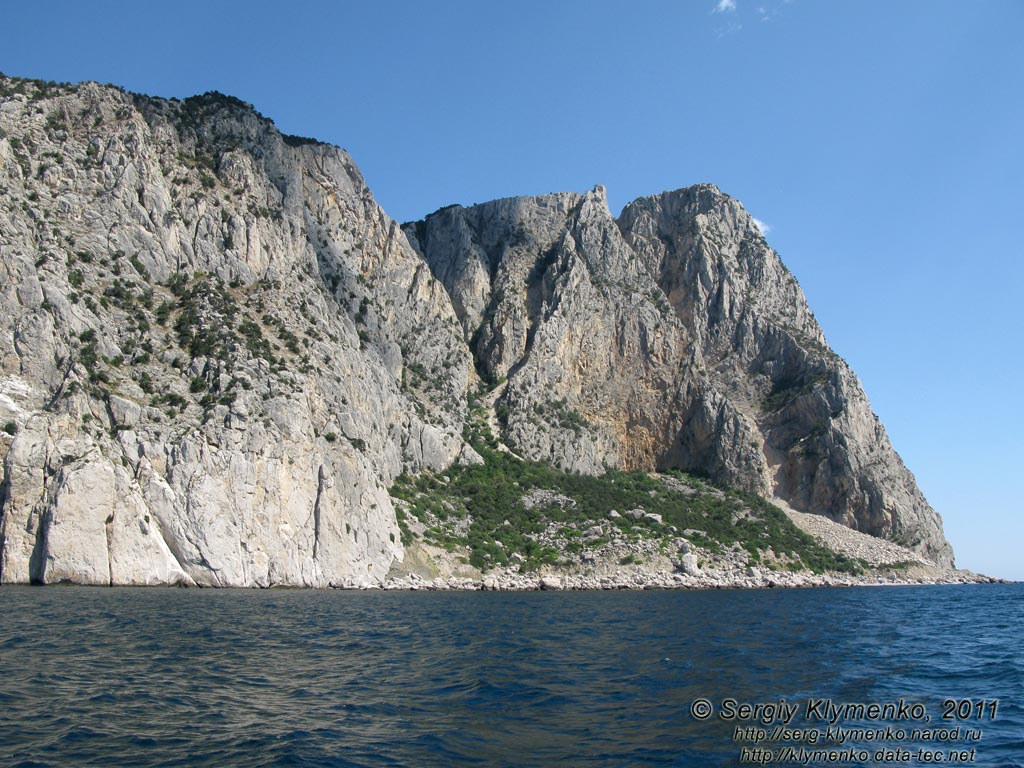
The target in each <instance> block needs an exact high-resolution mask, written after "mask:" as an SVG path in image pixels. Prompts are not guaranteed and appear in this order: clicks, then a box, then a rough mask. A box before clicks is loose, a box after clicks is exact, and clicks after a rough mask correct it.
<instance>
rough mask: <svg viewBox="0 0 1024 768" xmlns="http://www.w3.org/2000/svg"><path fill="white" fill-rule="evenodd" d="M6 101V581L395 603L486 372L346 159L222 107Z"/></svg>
mask: <svg viewBox="0 0 1024 768" xmlns="http://www.w3.org/2000/svg"><path fill="white" fill-rule="evenodd" d="M0 87H2V88H3V92H4V97H3V101H2V107H0V129H2V133H0V136H3V138H0V187H2V188H3V190H4V193H3V195H2V197H0V232H2V234H0V252H2V255H3V260H2V267H0V269H2V274H0V277H2V281H0V286H2V287H0V302H2V305H3V308H4V311H3V313H2V316H0V366H2V379H0V392H2V395H0V419H2V421H3V422H4V423H5V424H10V425H11V430H10V431H13V432H15V434H14V435H13V436H12V435H8V434H6V433H4V437H3V444H2V451H3V454H4V477H3V497H2V502H3V520H2V523H0V525H2V528H0V533H2V538H3V545H2V547H3V552H2V572H0V578H2V580H3V581H4V582H7V583H11V582H27V581H38V582H45V583H51V582H55V581H63V580H69V581H74V582H81V583H92V584H109V583H118V584H136V583H138V584H157V583H178V582H180V583H186V584H192V583H195V584H211V585H232V586H242V585H260V586H269V585H273V584H292V585H310V586H321V585H328V584H341V583H346V582H350V583H358V582H369V583H376V582H379V581H380V580H381V579H382V578H383V577H384V575H385V574H386V572H387V570H388V568H389V566H390V565H391V563H392V561H393V560H394V559H395V558H401V556H402V548H401V545H400V543H399V542H398V528H397V525H396V521H395V513H394V510H393V508H392V506H391V501H390V498H389V496H388V494H387V492H386V488H387V487H388V486H389V484H390V482H391V480H392V479H393V477H394V476H395V475H396V474H398V473H399V472H401V471H416V470H418V469H419V468H421V467H433V468H435V469H440V468H442V467H445V466H447V465H449V464H450V463H451V462H452V461H453V460H455V459H456V457H457V456H459V454H460V451H463V449H464V444H463V441H462V439H461V432H462V419H463V417H464V412H465V394H466V391H467V387H468V385H469V380H470V377H471V376H472V375H473V373H472V365H471V360H470V357H469V354H468V351H467V350H466V348H465V345H464V344H463V343H462V340H461V331H460V328H459V325H458V321H457V318H456V316H455V313H454V312H453V310H452V308H451V304H450V301H449V299H448V296H447V294H446V293H445V290H444V288H443V287H442V285H441V284H440V283H439V282H438V281H437V280H435V279H434V278H433V276H432V275H431V273H430V270H429V269H428V268H427V266H426V265H425V264H424V263H423V261H422V259H421V258H420V257H419V256H418V255H417V254H416V253H415V252H414V251H413V250H412V248H410V247H409V244H408V242H407V241H406V239H405V237H404V235H403V234H402V232H401V230H400V228H399V227H398V226H397V225H396V224H395V223H394V222H393V221H391V220H390V219H389V218H388V217H387V216H386V215H385V214H384V212H383V211H382V210H381V209H380V208H379V207H378V206H377V205H376V203H375V202H374V201H373V197H372V195H371V194H370V192H369V190H368V189H367V188H366V185H365V184H364V183H363V180H362V177H361V176H360V174H359V172H358V171H357V170H356V168H355V166H354V165H353V163H352V161H351V159H350V158H349V157H348V155H347V154H345V153H344V152H343V151H342V150H339V149H337V148H335V147H330V146H326V145H322V144H319V143H316V142H311V141H305V140H297V139H292V138H289V137H283V136H282V135H281V134H280V133H279V132H278V131H277V130H276V129H275V128H274V127H273V125H272V124H271V123H270V122H269V121H268V120H266V119H264V118H262V117H260V116H259V115H258V114H257V113H255V111H253V110H252V109H251V108H250V107H248V106H247V105H244V104H242V103H241V102H237V101H236V100H233V99H230V98H227V97H222V96H219V95H208V96H204V97H198V98H196V99H189V100H186V101H184V102H177V101H163V100H159V99H147V98H143V97H133V96H131V95H128V94H125V93H122V92H120V91H118V90H116V89H113V88H107V87H101V86H98V85H95V84H85V85H82V86H77V87H64V88H45V87H43V88H41V87H38V86H37V85H35V84H32V83H25V82H23V81H13V80H0Z"/></svg>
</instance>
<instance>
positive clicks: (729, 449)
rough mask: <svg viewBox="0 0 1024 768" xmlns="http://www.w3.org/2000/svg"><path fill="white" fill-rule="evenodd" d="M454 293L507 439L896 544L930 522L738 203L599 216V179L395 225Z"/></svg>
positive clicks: (535, 454)
mask: <svg viewBox="0 0 1024 768" xmlns="http://www.w3.org/2000/svg"><path fill="white" fill-rule="evenodd" d="M405 229H406V232H407V234H408V235H409V236H410V240H411V241H412V243H413V245H414V246H415V247H416V248H417V249H418V250H419V251H420V252H421V253H422V254H423V255H424V257H425V258H426V260H427V261H428V263H429V264H430V265H431V269H433V271H434V274H435V275H436V276H437V277H438V279H439V280H441V281H442V282H444V284H445V287H446V288H447V289H448V291H449V293H450V294H451V295H452V302H453V305H454V307H455V309H456V311H457V312H458V314H459V319H460V321H461V323H462V327H463V332H464V335H465V337H466V338H467V340H468V341H469V343H470V345H471V347H472V349H473V353H474V356H475V358H476V360H477V366H478V368H479V369H480V371H481V374H482V375H483V376H485V377H487V378H490V379H491V380H495V381H499V380H501V379H502V378H506V377H507V379H508V383H507V386H506V388H505V390H504V393H503V395H502V397H501V398H500V400H499V401H498V403H497V406H498V411H499V414H500V415H501V416H502V419H503V422H504V426H505V430H506V435H507V438H508V440H509V441H510V443H511V444H512V446H513V448H514V449H515V450H517V451H519V452H521V453H522V454H524V455H526V456H528V457H529V458H532V459H536V460H541V461H548V462H551V463H554V464H557V465H559V466H561V467H563V468H566V469H570V470H576V471H581V472H589V473H594V472H600V471H601V470H602V469H603V468H604V467H609V466H612V467H619V468H626V469H644V470H653V469H664V468H672V467H675V468H681V469H684V470H687V471H690V472H698V473H701V474H705V475H708V476H710V477H712V478H713V479H715V480H717V481H719V482H724V483H727V484H730V485H736V486H740V487H744V488H746V489H748V490H752V491H755V492H757V493H759V494H761V495H764V496H772V495H774V496H777V497H780V498H783V499H786V500H787V501H788V502H789V503H790V504H792V505H793V506H794V507H795V508H797V509H800V510H805V511H811V512H815V513H817V514H823V515H826V516H828V517H830V518H832V519H834V520H837V521H839V522H842V523H843V524H845V525H847V526H850V527H852V528H855V529H857V530H861V531H864V532H866V533H869V534H871V535H874V536H880V537H884V538H890V539H893V540H895V541H898V542H900V543H903V544H906V545H908V546H911V547H913V548H914V549H916V550H917V551H920V552H922V553H923V554H925V555H927V556H928V557H929V558H931V559H934V560H936V561H937V562H939V563H941V564H943V565H950V564H951V563H952V552H951V550H950V548H949V545H948V544H947V543H946V541H945V538H944V536H943V534H942V527H941V521H940V520H939V518H938V515H936V514H935V512H934V511H933V510H932V509H931V508H930V507H929V506H928V503H927V502H926V501H925V499H924V498H923V496H922V495H921V493H920V491H919V490H918V489H917V486H916V483H915V481H914V479H913V477H912V475H911V474H910V473H909V472H908V471H907V469H906V468H905V467H904V466H903V463H902V462H901V461H900V458H899V456H898V455H897V454H896V453H895V451H894V450H893V449H892V446H891V445H890V443H889V441H888V438H887V437H886V435H885V430H884V429H883V428H882V426H881V424H880V423H879V422H878V419H877V418H876V417H875V415H874V414H873V412H872V411H871V407H870V405H869V403H868V401H867V398H866V397H865V395H864V392H863V390H862V388H861V386H860V384H859V382H858V381H857V379H856V377H855V376H854V374H853V372H852V371H850V369H849V367H848V366H847V365H846V363H845V362H843V360H841V359H840V358H839V357H838V356H836V355H835V354H834V353H833V352H832V351H831V350H830V349H829V348H828V345H827V344H826V342H825V338H824V335H823V334H822V332H821V329H820V328H819V326H818V324H817V321H816V320H815V318H814V316H813V314H812V313H811V311H810V309H809V308H808V307H807V303H806V301H805V299H804V296H803V293H802V291H801V290H800V287H799V285H798V284H797V282H796V280H795V279H794V278H793V276H792V275H791V274H790V273H789V272H788V271H787V270H786V268H785V267H784V266H783V264H782V262H781V261H780V260H779V258H778V256H777V255H776V254H775V252H774V251H772V250H771V248H769V247H768V245H767V243H766V242H765V240H764V238H763V237H762V235H761V233H760V231H759V230H758V229H757V227H756V226H755V225H754V222H753V220H752V219H751V218H750V216H749V215H748V214H747V213H746V212H745V211H744V210H743V208H742V206H741V205H740V204H739V203H738V202H737V201H736V200H733V199H732V198H730V197H728V196H727V195H724V194H722V193H721V192H720V191H719V190H718V189H717V188H715V187H713V186H710V185H700V186H697V187H692V188H690V189H684V190H678V191H675V192H667V193H664V194H662V195H657V196H654V197H649V198H642V199H640V200H637V201H635V202H633V203H631V204H630V205H628V206H627V207H626V208H625V210H624V211H623V212H622V214H621V216H620V217H619V218H618V219H617V220H616V219H614V218H613V217H612V215H611V213H610V212H609V211H608V208H607V204H606V202H605V198H604V192H603V189H602V188H600V187H599V188H596V189H595V190H594V191H592V192H590V193H588V194H586V195H582V196H579V195H546V196H542V197H537V198H514V199H509V200H498V201H495V202H492V203H485V204H483V205H478V206H473V207H472V208H460V207H454V208H448V209H444V210H442V211H439V212H438V213H436V214H433V215H432V216H429V217H428V218H427V219H426V220H425V221H422V222H417V223H414V224H408V225H405Z"/></svg>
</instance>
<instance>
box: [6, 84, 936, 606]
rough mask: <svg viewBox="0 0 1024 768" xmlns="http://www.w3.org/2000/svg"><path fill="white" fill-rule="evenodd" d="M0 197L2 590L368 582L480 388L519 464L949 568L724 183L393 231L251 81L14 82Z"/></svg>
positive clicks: (550, 201)
mask: <svg viewBox="0 0 1024 768" xmlns="http://www.w3.org/2000/svg"><path fill="white" fill-rule="evenodd" d="M0 189H2V190H3V191H2V193H0V257H2V258H0V305H2V308H3V311H2V312H0V422H2V423H3V425H4V431H3V432H2V433H0V457H2V460H3V478H2V485H0V516H2V518H0V581H2V582H4V583H16V582H28V581H33V582H41V583H53V582H59V581H72V582H78V583H92V584H110V583H114V584H166V583H184V584H206V585H219V586H253V585H258V586H269V585H275V584H287V585H304V586H326V585H332V584H333V585H339V584H354V583H380V582H381V581H382V580H383V579H384V578H385V576H386V574H387V572H388V570H389V569H390V568H392V567H393V566H394V565H395V564H396V563H400V562H401V561H402V560H403V559H404V558H405V555H406V546H404V545H403V542H402V532H401V530H400V527H399V520H398V515H396V509H395V504H396V501H395V500H394V499H393V498H392V496H391V495H390V494H389V492H388V490H389V489H390V488H391V487H392V486H393V484H394V483H395V480H396V479H397V478H399V477H400V476H414V475H416V474H417V473H422V472H424V471H425V472H427V473H434V474H437V473H441V472H443V471H444V470H445V469H446V468H448V467H450V466H452V465H453V463H462V464H467V465H472V464H478V463H479V462H481V461H482V460H483V459H482V458H481V456H480V454H479V452H478V451H477V450H474V448H473V447H471V446H470V445H469V444H468V443H467V442H466V439H465V438H464V435H468V434H469V431H470V430H469V429H468V427H470V426H471V425H470V423H469V413H470V402H469V401H470V400H471V399H474V398H476V396H477V394H478V392H481V391H483V392H484V402H485V403H486V404H487V405H488V406H489V408H490V420H491V423H492V424H494V426H495V428H496V431H498V432H500V438H501V440H502V442H503V443H505V444H506V445H507V446H508V448H510V449H511V450H512V451H514V452H516V453H517V454H520V455H522V456H524V457H527V458H531V459H536V460H540V461H544V462H546V463H548V464H551V465H553V466H557V467H561V468H565V469H569V470H574V471H579V472H582V473H589V474H597V473H601V472H603V471H604V470H605V468H607V467H615V468H620V469H627V470H632V469H638V470H655V469H658V470H668V469H681V470H685V471H688V472H692V473H698V474H701V475H704V476H706V477H709V478H711V479H713V480H715V481H718V482H720V483H725V484H729V485H733V486H737V487H740V488H743V489H746V490H749V491H752V492H755V493H757V494H759V495H761V496H765V497H770V496H772V495H774V496H777V497H780V498H782V499H784V500H786V501H788V502H789V504H790V505H791V506H793V507H794V508H796V509H798V510H803V511H807V512H814V513H818V514H824V515H827V516H828V517H830V518H832V519H834V520H837V521H839V522H842V523H844V524H845V525H848V526H850V527H853V528H856V529H858V530H861V531H863V532H866V533H869V534H871V535H874V536H881V537H885V538H888V539H892V540H895V541H898V542H901V543H904V544H906V545H908V546H910V547H912V548H913V549H914V550H916V551H917V552H920V553H922V554H924V555H925V556H927V557H928V558H929V559H931V560H933V561H936V562H938V563H940V564H943V565H948V564H951V562H952V554H951V551H950V549H949V546H948V544H946V542H945V540H944V538H943V536H942V531H941V524H940V522H939V518H938V516H937V515H936V514H935V513H934V512H933V511H932V510H931V509H930V507H928V505H927V502H926V501H925V500H924V498H923V497H922V496H921V494H920V492H919V491H918V489H917V487H916V485H915V483H914V480H913V478H912V476H911V475H910V473H909V472H908V471H907V470H906V469H905V467H904V466H903V464H902V463H901V462H900V460H899V457H898V456H897V455H896V453H895V452H894V451H893V449H892V447H891V446H890V445H889V442H888V440H887V439H886V437H885V433H884V430H883V429H882V427H881V425H880V424H879V423H878V420H877V419H876V418H875V416H874V415H873V414H872V412H871V409H870V406H869V404H868V402H867V400H866V398H865V397H864V393H863V391H862V390H861V387H860V385H859V384H858V382H857V380H856V377H855V376H854V375H853V373H852V372H851V371H850V370H849V368H848V367H847V366H846V365H845V363H843V361H842V360H840V359H839V358H838V357H836V356H835V355H834V354H833V353H831V351H830V350H829V349H828V347H827V345H826V344H825V341H824V337H823V336H822V333H821V331H820V329H819V328H818V326H817V323H816V322H815V320H814V318H813V316H812V315H811V313H810V311H809V310H808V309H807V306H806V303H805V302H804V299H803V296H802V294H801V292H800V289H799V287H798V286H797V284H796V282H795V280H793V278H792V277H791V276H790V275H789V274H788V272H786V270H785V268H784V267H783V266H782V264H781V262H780V261H779V259H778V257H777V256H776V255H775V254H774V252H773V251H771V249H770V248H769V247H768V246H767V245H766V244H765V242H764V240H763V238H761V236H760V234H759V233H758V231H757V229H756V227H754V226H753V224H752V222H751V220H750V218H749V217H748V216H747V214H746V213H745V212H744V211H743V209H742V207H741V206H740V205H739V203H737V202H736V201H735V200H733V199H731V198H729V197H727V196H725V195H723V194H721V193H720V192H718V190H716V189H715V188H714V187H710V186H700V187H694V188H691V189H688V190H681V191H678V192H671V193H665V194H663V195H660V196H656V197H651V198H644V199H641V200H638V201H636V202H634V203H632V204H630V205H629V206H627V208H626V210H625V211H623V213H622V215H621V216H620V217H619V218H618V219H615V218H613V217H612V216H611V214H610V213H609V212H608V208H607V204H606V202H605V200H604V197H603V193H602V191H601V190H600V189H597V190H595V191H594V192H591V193H588V194H586V195H576V194H559V195H547V196H542V197H537V198H520V199H512V200H501V201H495V202H493V203H487V204H484V205H481V206H475V207H472V208H460V207H453V208H448V209H444V210H442V211H439V212H438V213H436V214H434V215H432V216H430V217H428V218H427V219H426V220H425V221H423V222H418V223H414V224H409V225H406V226H405V227H404V228H403V227H400V226H398V225H397V224H396V223H395V222H394V221H392V220H391V219H390V218H389V217H388V216H387V215H386V213H385V212H384V211H382V210H381V209H380V207H379V206H378V205H377V204H376V203H375V202H374V200H373V196H372V194H371V193H370V191H369V190H368V189H367V187H366V185H365V183H364V181H363V179H362V177H361V175H360V174H359V171H358V170H357V169H356V167H355V165H354V163H353V162H352V160H351V158H350V157H349V156H348V155H347V154H346V153H345V152H344V151H343V150H340V149H338V148H336V147H333V146H329V145H325V144H322V143H319V142H316V141H313V140H309V139H302V138H298V137H290V136H284V135H282V134H281V133H280V132H278V131H277V129H276V128H275V127H274V126H273V124H272V123H271V122H270V121H269V120H267V119H266V118H264V117H262V116H261V115H259V114H258V113H257V112H256V111H255V110H253V109H252V108H251V107H250V106H249V105H246V104H244V103H242V102H240V101H238V100H236V99H232V98H230V97H225V96H222V95H220V94H206V95H204V96H200V97H195V98H191V99H186V100H183V101H177V100H173V99H172V100H164V99H156V98H149V97H143V96H136V95H132V94H128V93H125V92H122V91H120V90H118V89H116V88H113V87H109V86H99V85H97V84H94V83H86V84H82V85H78V86H67V85H54V84H47V83H40V82H36V81H25V80H17V79H12V78H0ZM481 388H482V389H481ZM478 447H479V446H478Z"/></svg>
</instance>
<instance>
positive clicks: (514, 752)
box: [0, 585, 1024, 768]
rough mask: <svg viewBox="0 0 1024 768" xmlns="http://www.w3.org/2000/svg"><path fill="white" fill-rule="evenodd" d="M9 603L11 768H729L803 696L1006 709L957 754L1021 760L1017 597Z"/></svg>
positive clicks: (123, 598) (1018, 591)
mask: <svg viewBox="0 0 1024 768" xmlns="http://www.w3.org/2000/svg"><path fill="white" fill-rule="evenodd" d="M0 609H2V616H3V618H2V619H0V765H4V766H7V765H11V766H20V767H22V768H27V767H28V766H60V767H61V768H63V767H64V766H209V767H210V768H225V767H231V766H332V767H334V766H415V767H418V766H463V765H466V766H542V765H544V766H546V765H566V766H689V765H710V766H716V765H721V766H730V765H738V764H740V758H741V752H740V750H741V748H742V747H744V746H746V747H751V746H754V745H752V744H750V743H747V742H742V743H741V742H738V741H736V740H735V739H734V735H735V727H736V726H737V725H747V726H750V725H759V723H758V722H756V721H745V722H737V721H732V722H725V721H723V720H721V719H720V717H719V713H720V711H721V708H722V702H723V701H724V700H725V699H727V698H731V699H735V700H736V701H738V702H749V703H757V702H778V701H779V700H780V699H782V700H785V701H786V702H804V701H806V700H807V699H808V698H811V697H827V698H829V699H831V700H833V701H835V702H840V703H842V702H876V701H877V702H888V701H895V700H898V699H899V698H901V697H902V698H904V699H906V700H907V701H913V702H920V703H923V704H925V705H926V706H927V708H928V712H929V715H930V716H932V717H934V718H938V717H939V716H940V715H941V711H942V705H941V702H942V700H943V699H947V698H954V699H957V700H961V699H964V700H970V701H978V700H981V701H990V700H993V699H998V700H999V702H1000V705H999V709H998V712H997V716H996V719H995V720H989V719H986V720H985V721H984V722H981V723H971V724H972V725H976V726H978V727H979V728H981V729H982V730H983V735H982V737H981V739H980V740H978V741H976V742H975V743H972V744H968V745H966V746H973V747H975V748H976V760H975V763H974V764H976V765H990V766H1003V765H1005V766H1014V765H1022V764H1024V762H1022V761H1024V736H1022V734H1024V718H1022V713H1021V709H1020V705H1021V703H1022V701H1024V653H1022V651H1024V640H1022V638H1024V585H972V586H952V587H892V588H854V589H813V590H785V591H773V590H767V591H740V590H725V591H700V592H685V591H673V592H608V593H579V592H566V593H550V592H529V593H483V592H473V593H461V592H454V593H453V592H437V593H424V592H417V593H399V592H338V591H244V590H237V591H236V590H223V591H219V590H176V589H119V588H118V589H99V588H92V589H90V588H77V587H48V588H28V587H25V588H21V587H5V588H3V589H0ZM701 698H704V699H707V700H708V701H709V702H711V703H712V705H713V707H714V708H715V712H714V713H713V714H712V717H711V718H710V719H708V720H706V721H699V720H697V719H695V718H694V717H693V716H692V715H691V709H690V708H691V705H692V703H693V702H694V701H695V700H697V699H701ZM845 724H846V725H851V724H852V725H860V726H863V725H865V723H850V722H847V723H845ZM936 724H938V723H936ZM779 744H781V742H780V743H779ZM779 744H775V745H772V744H768V745H765V744H762V745H761V746H769V747H772V746H775V747H777V746H779ZM785 744H786V745H793V744H794V742H792V741H789V742H785ZM924 745H925V746H930V747H940V748H943V747H947V746H948V745H944V744H942V743H932V744H930V745H929V744H927V743H924ZM798 746H799V745H798ZM820 746H821V744H819V747H820ZM877 746H878V745H874V747H875V748H877ZM904 746H906V745H904ZM910 746H914V745H910ZM919 746H921V745H920V744H919V745H917V746H914V749H917V748H919ZM748 757H749V755H748ZM772 764H783V763H775V762H773V763H772ZM822 764H824V763H822ZM831 764H833V765H875V764H877V761H875V760H873V759H872V760H869V761H856V760H854V761H846V762H833V763H831ZM889 764H896V765H898V764H903V765H914V764H918V763H916V762H902V763H899V762H895V763H889ZM942 764H950V763H948V762H946V763H942Z"/></svg>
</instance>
